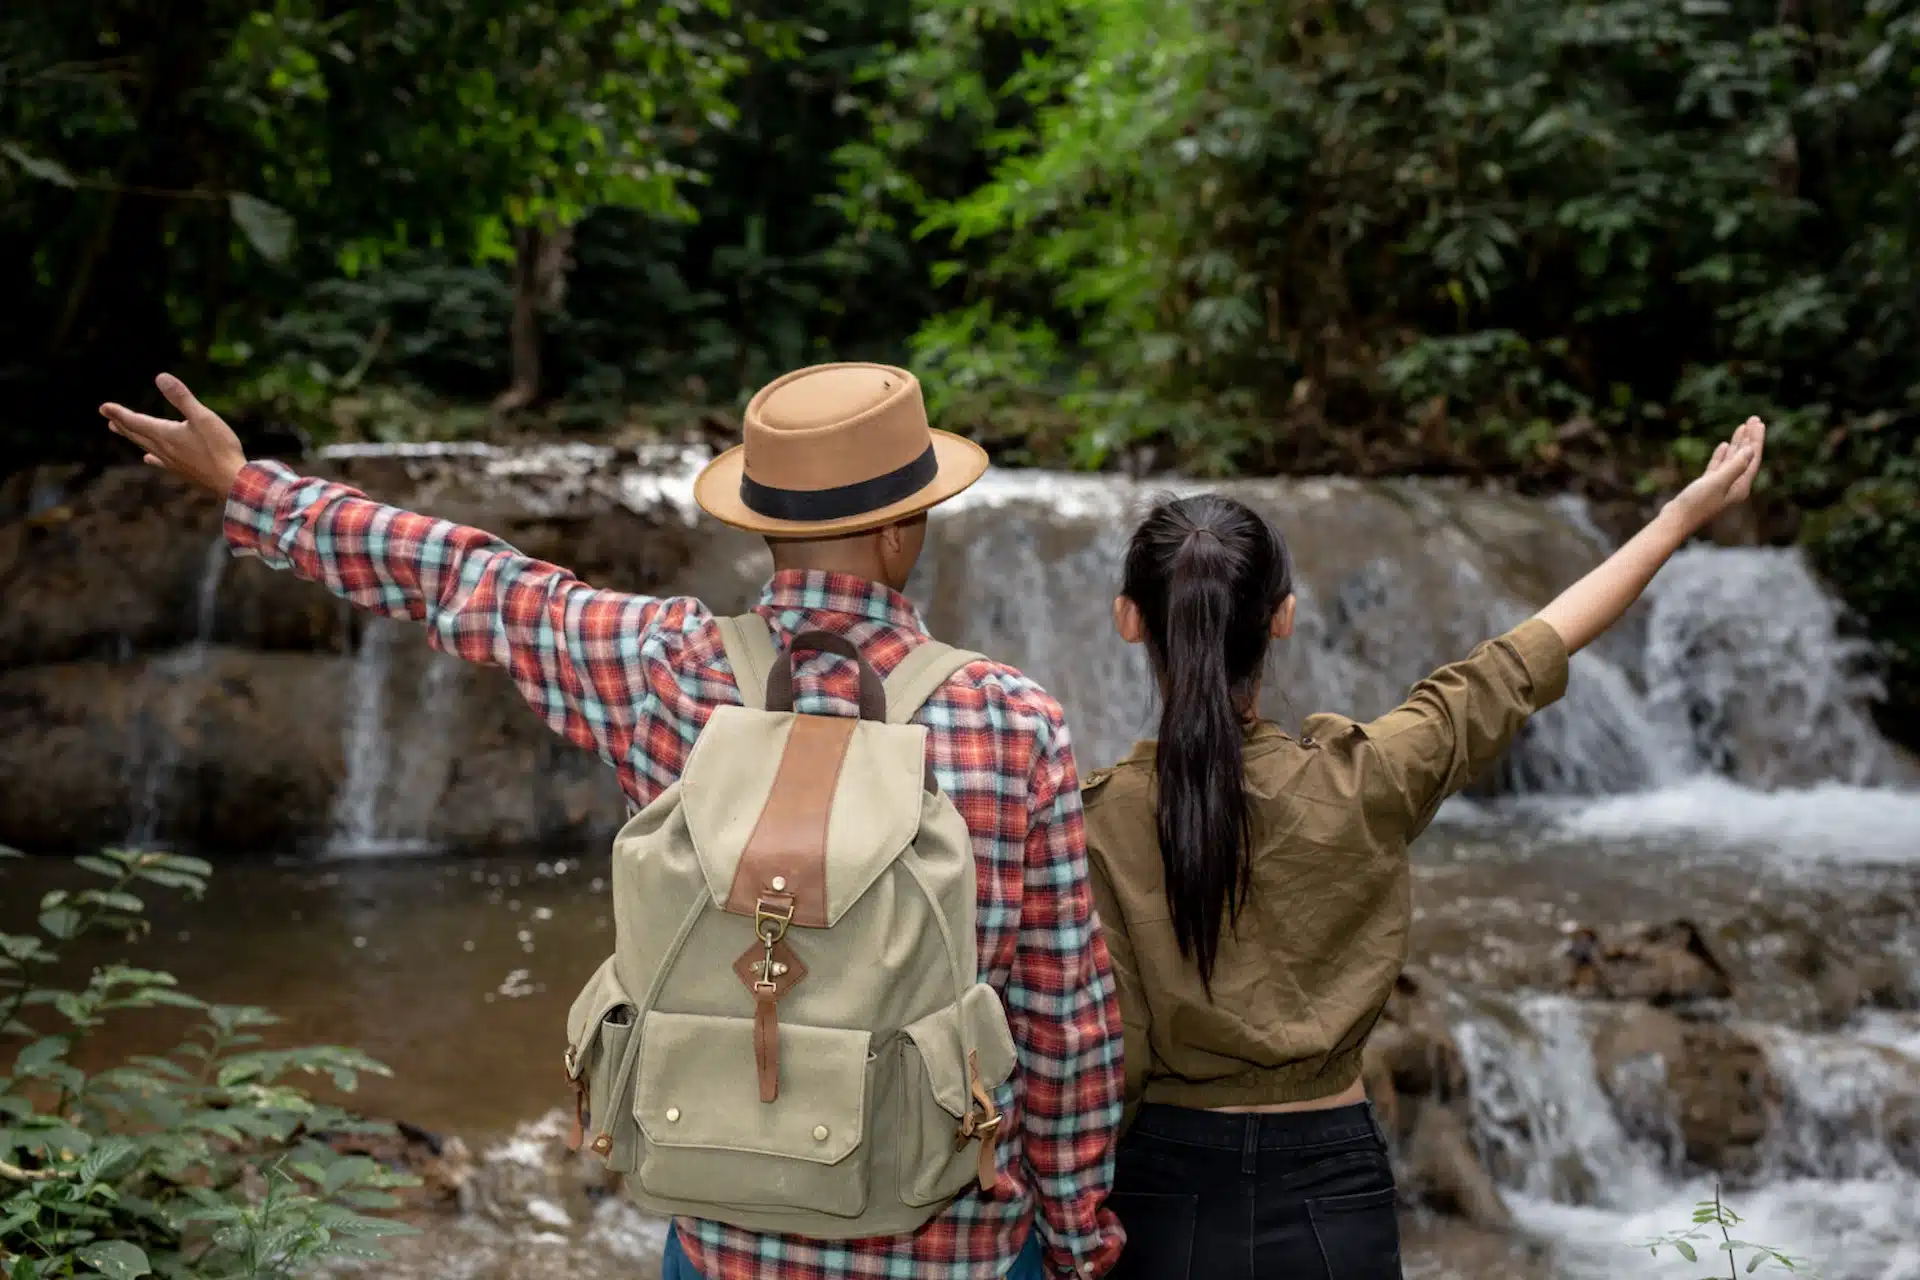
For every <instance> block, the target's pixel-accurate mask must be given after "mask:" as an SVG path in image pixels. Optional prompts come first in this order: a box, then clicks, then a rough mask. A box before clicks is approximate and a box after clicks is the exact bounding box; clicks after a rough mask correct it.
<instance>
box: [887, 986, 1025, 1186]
mask: <svg viewBox="0 0 1920 1280" xmlns="http://www.w3.org/2000/svg"><path fill="white" fill-rule="evenodd" d="M899 1052H900V1060H899V1077H898V1082H899V1084H898V1087H899V1093H900V1098H901V1110H900V1116H899V1120H898V1126H899V1127H898V1130H897V1135H898V1136H897V1139H896V1140H897V1143H898V1147H897V1150H898V1153H899V1166H898V1168H899V1174H898V1177H899V1193H900V1200H901V1203H903V1204H908V1205H913V1206H915V1207H926V1206H931V1205H938V1204H945V1203H946V1202H947V1201H949V1200H951V1199H953V1198H954V1197H955V1196H957V1195H959V1194H960V1193H961V1192H963V1191H965V1190H966V1189H967V1187H968V1186H969V1185H970V1184H975V1183H976V1182H977V1181H978V1180H979V1179H980V1177H981V1171H982V1169H983V1168H988V1169H991V1168H993V1167H994V1165H993V1162H994V1154H995V1149H996V1148H997V1146H998V1142H999V1138H1000V1134H999V1131H998V1129H999V1123H1000V1121H999V1119H998V1117H999V1115H1000V1109H999V1106H998V1104H996V1106H995V1108H994V1109H993V1110H992V1111H989V1110H987V1109H986V1108H985V1107H983V1106H981V1104H980V1102H979V1099H978V1098H977V1097H976V1096H975V1094H974V1093H973V1085H974V1068H975V1066H976V1065H977V1067H978V1073H979V1075H978V1079H979V1083H980V1085H981V1086H982V1088H983V1089H985V1090H986V1092H987V1093H988V1094H989V1096H991V1095H992V1094H993V1091H995V1090H997V1089H999V1088H1000V1086H1001V1085H1004V1084H1005V1083H1006V1082H1007V1080H1008V1079H1009V1078H1010V1077H1011V1076H1012V1075H1013V1068H1014V1062H1015V1059H1014V1047H1013V1033H1012V1032H1011V1031H1010V1030H1009V1029H1008V1027H1007V1016H1006V1012H1005V1011H1004V1010H1003V1009H1002V1008H1001V1005H1000V997H999V994H998V993H997V992H995V991H994V989H993V988H992V987H990V986H987V985H986V984H985V983H978V984H976V985H974V986H972V987H970V988H968V990H967V992H966V994H965V995H964V996H962V997H961V999H960V1000H959V1001H957V1002H956V1003H954V1004H950V1005H947V1006H946V1007H945V1008H942V1009H938V1010H936V1011H934V1012H933V1013H930V1014H928V1015H927V1016H926V1017H924V1018H921V1019H920V1020H919V1021H918V1022H915V1023H913V1024H912V1025H910V1026H908V1027H907V1028H905V1029H904V1030H903V1031H902V1032H901V1036H900V1045H899ZM970 1120H971V1121H973V1122H974V1123H972V1124H969V1121H970ZM982 1121H985V1122H986V1125H985V1126H984V1127H982V1126H981V1124H980V1122H982ZM983 1146H984V1147H985V1150H984V1152H983V1151H982V1147H983Z"/></svg>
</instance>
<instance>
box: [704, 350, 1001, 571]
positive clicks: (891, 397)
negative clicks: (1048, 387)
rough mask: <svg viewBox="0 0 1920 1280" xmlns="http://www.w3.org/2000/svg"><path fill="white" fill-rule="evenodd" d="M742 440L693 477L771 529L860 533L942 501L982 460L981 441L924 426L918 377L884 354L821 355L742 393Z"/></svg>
mask: <svg viewBox="0 0 1920 1280" xmlns="http://www.w3.org/2000/svg"><path fill="white" fill-rule="evenodd" d="M744 427H745V429H744V431H743V433H742V434H743V436H744V442H743V443H741V444H739V445H737V446H735V447H734V448H732V449H729V450H727V451H726V452H725V453H723V454H721V455H720V456H719V457H717V458H715V459H714V460H713V461H712V462H710V463H708V464H707V466H706V468H705V469H704V470H703V471H701V473H700V475H699V477H698V478H697V479H696V480H695V481H694V482H693V496H694V500H695V501H696V502H698V503H699V504H700V506H701V508H702V509H703V510H705V511H706V512H707V514H708V515H711V516H713V517H714V518H715V519H717V520H721V521H724V522H725V523H727V524H730V525H732V526H734V527H735V528H736V529H747V530H750V531H752V532H754V533H762V534H766V535H767V536H769V537H774V538H821V537H831V536H833V535H835V534H842V533H859V532H861V531H863V530H866V529H877V528H879V527H881V526H882V525H887V524H892V523H893V522H894V521H895V520H904V519H906V518H907V517H908V516H911V515H916V514H918V513H919V512H922V511H925V510H926V509H927V508H928V507H931V506H934V505H936V504H938V503H942V502H945V501H946V500H947V499H948V498H951V497H953V495H955V494H956V493H959V492H960V491H961V490H963V489H965V488H966V487H967V486H968V485H970V484H972V483H973V482H974V481H975V480H978V479H979V478H980V476H981V475H982V473H984V472H985V471H986V469H987V454H986V450H984V449H982V448H981V447H980V446H979V445H977V444H975V443H974V442H973V441H971V440H968V439H965V438H964V437H961V436H956V435H953V434H951V433H950V432H946V431H935V430H933V429H932V428H931V427H929V426H928V425H927V405H926V401H925V400H924V399H922V397H921V395H920V381H919V379H917V378H915V377H914V376H913V375H912V374H911V373H908V372H907V371H906V370H905V369H896V368H894V367H893V366H892V365H885V364H821V365H814V366H812V367H811V368H807V369H796V370H795V371H794V372H792V373H788V374H783V375H782V376H780V377H778V378H776V379H774V380H773V381H772V382H769V383H768V384H767V385H766V386H764V387H762V388H760V390H759V391H758V392H756V393H755V394H754V397H753V399H752V400H750V401H748V402H747V412H746V421H745V424H744Z"/></svg>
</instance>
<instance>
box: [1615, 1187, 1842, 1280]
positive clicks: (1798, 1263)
mask: <svg viewBox="0 0 1920 1280" xmlns="http://www.w3.org/2000/svg"><path fill="white" fill-rule="evenodd" d="M1739 1225H1740V1215H1739V1214H1737V1213H1735V1212H1734V1211H1733V1209H1732V1208H1731V1207H1730V1206H1729V1205H1728V1204H1727V1203H1726V1202H1725V1201H1724V1200H1723V1199H1722V1198H1721V1196H1720V1188H1719V1187H1718V1186H1717V1185H1716V1186H1715V1187H1714V1189H1713V1199H1711V1200H1702V1201H1700V1202H1699V1203H1698V1204H1696V1205H1694V1207H1693V1225H1692V1226H1690V1227H1688V1228H1687V1229H1686V1230H1684V1231H1670V1232H1668V1233H1667V1234H1666V1235H1663V1236H1661V1237H1660V1238H1659V1239H1657V1240H1649V1241H1648V1242H1647V1252H1648V1253H1650V1254H1652V1255H1653V1256H1654V1257H1656V1258H1657V1257H1659V1256H1660V1251H1661V1250H1662V1249H1671V1250H1673V1251H1674V1252H1675V1253H1677V1254H1679V1255H1680V1256H1681V1257H1682V1258H1685V1259H1686V1260H1687V1261H1688V1262H1698V1261H1700V1250H1699V1249H1697V1248H1695V1245H1697V1244H1701V1243H1706V1242H1708V1241H1711V1242H1712V1250H1711V1251H1712V1252H1716V1253H1724V1254H1726V1255H1727V1258H1726V1270H1724V1271H1713V1272H1709V1273H1706V1274H1703V1275H1701V1276H1699V1277H1698V1278H1697V1280H1719V1277H1720V1276H1723V1275H1724V1276H1726V1277H1728V1280H1740V1277H1741V1276H1743V1275H1752V1274H1753V1273H1754V1272H1756V1271H1759V1270H1760V1269H1762V1268H1763V1267H1764V1268H1767V1269H1768V1270H1771V1269H1773V1268H1775V1267H1778V1268H1780V1269H1782V1270H1785V1271H1792V1272H1794V1273H1796V1274H1798V1275H1804V1276H1807V1277H1809V1280H1819V1275H1820V1273H1819V1272H1817V1271H1812V1270H1809V1269H1807V1263H1806V1260H1805V1259H1803V1258H1794V1257H1791V1256H1789V1255H1787V1254H1784V1253H1782V1252H1780V1251H1779V1250H1778V1249H1775V1248H1773V1247H1772V1246H1771V1245H1764V1244H1754V1243H1752V1242H1751V1241H1747V1240H1736V1239H1734V1238H1733V1229H1734V1228H1735V1227H1737V1226H1739ZM1715 1237H1718V1239H1716V1238H1715ZM1743 1255H1744V1256H1743Z"/></svg>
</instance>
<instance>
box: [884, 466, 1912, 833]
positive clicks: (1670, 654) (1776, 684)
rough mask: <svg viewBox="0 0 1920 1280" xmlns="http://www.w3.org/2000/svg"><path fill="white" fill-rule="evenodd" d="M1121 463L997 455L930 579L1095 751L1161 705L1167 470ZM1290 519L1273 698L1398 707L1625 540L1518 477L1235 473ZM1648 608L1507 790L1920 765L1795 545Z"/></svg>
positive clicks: (931, 555) (1527, 735) (1695, 574)
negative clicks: (1129, 567)
mask: <svg viewBox="0 0 1920 1280" xmlns="http://www.w3.org/2000/svg"><path fill="white" fill-rule="evenodd" d="M1200 487H1201V486H1197V485H1193V484H1191V483H1183V484H1180V485H1175V486H1148V485H1143V484H1137V483H1134V482H1131V481H1127V480H1122V479H1118V478H1115V477H1108V476H1098V477H1093V476H1060V475H1046V474H1041V473H1034V472H1008V473H1000V472H990V473H989V474H988V475H987V477H986V478H985V479H983V480H982V481H981V482H980V483H979V484H978V485H976V486H975V487H974V488H973V489H971V490H969V491H968V492H967V493H966V494H964V495H962V496H961V497H960V498H958V499H956V500H955V501H954V502H953V503H952V504H950V507H949V509H947V510H944V511H943V513H942V514H941V517H940V519H939V520H938V521H936V522H934V523H933V524H932V525H931V526H930V530H931V532H930V535H929V541H928V549H927V552H926V554H925V555H924V556H923V558H922V563H921V565H920V567H919V569H918V571H917V572H916V574H915V577H914V580H913V581H912V582H911V583H909V585H908V593H909V594H910V595H912V596H913V597H914V598H915V599H917V600H920V601H922V602H924V605H925V609H926V613H927V616H928V622H929V625H930V627H931V629H932V630H933V632H934V633H935V634H936V635H939V636H941V637H942V638H944V639H949V640H951V641H953V642H955V643H959V644H965V645H967V646H968V647H971V648H977V649H980V650H982V651H983V652H986V653H989V654H992V655H994V656H995V657H998V658H1002V659H1004V660H1005V661H1008V662H1010V663H1013V664H1014V665H1016V666H1019V667H1020V668H1022V669H1023V670H1025V671H1026V672H1028V673H1029V674H1031V675H1033V676H1034V677H1035V678H1037V679H1038V680H1040V682H1041V683H1042V684H1044V685H1045V686H1046V687H1047V689H1048V690H1049V691H1050V692H1052V693H1053V694H1054V695H1055V696H1056V697H1057V698H1058V699H1059V700H1060V702H1061V703H1062V705H1063V706H1065V707H1066V709H1067V712H1068V718H1069V722H1070V724H1071V725H1072V728H1073V733H1074V738H1075V742H1076V743H1077V747H1078V753H1079V755H1080V758H1081V761H1082V767H1083V769H1092V768H1095V767H1098V766H1101V765H1104V764H1107V763H1110V762H1111V761H1113V760H1114V759H1116V758H1117V757H1119V756H1120V755H1123V754H1124V753H1125V752H1126V750H1127V748H1128V746H1129V745H1130V743H1131V741H1132V740H1133V739H1134V738H1136V737H1139V736H1141V735H1143V734H1151V733H1152V732H1153V727H1154V723H1155V712H1154V708H1153V696H1152V692H1153V691H1152V683H1151V681H1150V680H1149V679H1148V677H1147V670H1146V664H1145V662H1144V660H1143V658H1142V656H1141V654H1140V653H1139V652H1138V651H1137V650H1132V649H1129V648H1128V647H1127V646H1126V645H1124V644H1122V643H1121V642H1120V640H1119V639H1118V638H1117V637H1116V636H1115V635H1114V633H1113V624H1112V622H1111V619H1110V613H1109V610H1110V607H1111V601H1112V599H1113V596H1114V594H1115V592H1116V591H1118V589H1119V579H1120V566H1121V559H1122V556H1123V554H1124V552H1125V546H1126V538H1127V536H1128V534H1129V533H1130V532H1131V530H1132V528H1133V527H1134V525H1135V524H1136V523H1137V521H1138V520H1139V518H1140V516H1141V515H1142V514H1144V512H1145V510H1146V508H1147V506H1148V504H1149V503H1150V502H1151V501H1152V500H1153V499H1154V498H1155V497H1156V496H1157V495H1158V494H1160V493H1162V492H1168V491H1172V492H1190V491H1193V490H1196V489H1198V488H1200ZM1217 487H1218V488H1219V489H1221V490H1223V491H1225V492H1227V493H1230V494H1232V495H1233V496H1235V497H1238V498H1240V499H1241V500H1242V501H1245V502H1246V503H1248V505H1250V506H1252V507H1254V508H1255V509H1256V510H1258V511H1260V512H1261V513H1262V514H1264V515H1266V516H1267V517H1268V518H1269V519H1271V520H1273V522H1274V523H1275V525H1276V526H1277V527H1278V528H1279V529H1280V531H1281V533H1282V534H1283V535H1285V537H1286V538H1287V541H1288V544H1289V547H1290V549H1291V551H1292V554H1293V559H1294V565H1295V591H1296V594H1297V596H1298V598H1299V603H1298V608H1297V612H1296V624H1295V633H1294V635H1293V637H1292V638H1291V639H1290V640H1287V641H1284V642H1282V643H1280V644H1278V645H1276V646H1275V656H1274V659H1273V662H1272V669H1271V670H1270V672H1269V674H1268V678H1267V680H1266V681H1265V683H1264V685H1263V690H1264V694H1263V696H1264V703H1265V706H1264V710H1265V711H1266V713H1267V714H1268V715H1269V716H1271V717H1272V718H1274V719H1276V720H1278V721H1279V722H1281V723H1282V724H1283V725H1287V726H1288V727H1297V726H1298V724H1299V722H1300V720H1301V719H1302V718H1303V717H1304V716H1305V715H1307V714H1309V713H1312V712H1317V711H1339V712H1342V713H1345V714H1349V715H1353V716H1355V717H1357V718H1360V719H1367V718H1370V717H1372V716H1377V715H1380V714H1382V713H1384V712H1386V711H1388V710H1390V709H1391V708H1392V707H1393V706H1395V705H1396V704H1397V703H1398V702H1399V701H1400V700H1401V699H1402V698H1404V697H1405V696H1406V691H1407V688H1408V687H1409V686H1410V685H1411V684H1412V683H1413V681H1415V680H1416V679H1418V678H1419V677H1420V676H1422V675H1424V674H1425V673H1427V672H1428V671H1430V670H1432V669H1433V668H1434V667H1435V666H1437V665H1439V664H1441V663H1443V662H1446V661H1449V660H1452V659H1455V658H1460V657H1464V656H1465V655H1466V654H1467V653H1468V651H1470V650H1471V649H1472V648H1473V646H1474V645H1476V644H1478V643H1479V642H1480V641H1482V640H1485V639H1488V638H1489V637H1492V636H1494V635H1497V634H1499V633H1500V632H1501V631H1504V630H1505V629H1507V628H1508V627H1511V626H1513V625H1514V624H1515V623H1518V622H1520V621H1521V620H1523V619H1524V618H1526V617H1527V616H1528V615H1529V614H1531V613H1532V612H1533V611H1534V610H1535V609H1537V608H1538V607H1539V606H1540V605H1542V604H1544V603H1546V601H1547V600H1548V599H1549V598H1550V597H1551V596H1552V595H1553V594H1554V593H1555V592H1556V591H1558V590H1559V589H1560V588H1562V587H1564V586H1566V585H1567V584H1568V583H1570V582H1572V581H1573V580H1574V579H1575V578H1577V577H1578V576H1579V575H1580V574H1581V573H1582V572H1584V571H1585V570H1587V569H1588V568H1591V567H1592V566H1593V565H1594V564H1596V563H1598V561H1599V559H1600V558H1601V557H1602V556H1604V554H1605V553H1606V551H1607V549H1608V548H1607V543H1606V540H1605V538H1604V537H1603V536H1602V535H1601V534H1600V532H1599V530H1598V529H1597V528H1596V527H1595V525H1594V523H1593V521H1592V518H1591V516H1590V515H1589V514H1588V512H1587V510H1586V508H1585V506H1584V504H1582V503H1581V502H1580V501H1579V500H1577V499H1573V498H1561V499H1559V500H1557V501H1556V503H1554V504H1553V508H1554V516H1555V518H1554V519H1551V520H1543V519H1541V513H1540V509H1539V507H1538V506H1528V505H1526V504H1524V502H1523V500H1520V499H1516V498H1511V497H1507V496H1503V495H1499V494H1492V493H1486V492H1481V491H1476V490H1471V489H1468V488H1465V487H1460V486H1447V485H1441V484H1433V483H1420V482H1412V481H1402V482H1391V483H1382V484H1365V483H1362V482H1360V481H1354V480H1341V479H1331V480H1308V481H1270V480H1249V481H1236V482H1230V483H1226V484H1222V485H1219V486H1217ZM1640 613H1641V616H1640V617H1639V619H1638V620H1637V623H1636V624H1635V625H1623V626H1622V627H1620V628H1618V629H1617V630H1616V632H1614V633H1612V634H1610V635H1608V636H1607V637H1604V638H1603V640H1602V641H1601V642H1600V643H1598V644H1596V645H1594V646H1592V647H1590V648H1589V649H1587V650H1586V651H1584V652H1582V653H1580V654H1578V655H1577V656H1576V657H1575V658H1574V660H1573V673H1572V678H1571V680H1570V682H1569V686H1568V691H1567V696H1566V697H1565V698H1564V699H1563V700H1562V701H1561V702H1560V703H1559V704H1557V705H1556V706H1554V707H1551V708H1549V709H1547V710H1546V711H1544V712H1542V713H1541V714H1540V715H1538V716H1536V717H1534V719H1533V720H1532V722H1530V723H1529V724H1528V726H1527V728H1526V730H1525V732H1524V733H1523V734H1522V735H1521V737H1520V739H1519V741H1518V742H1516V744H1515V746H1514V749H1513V750H1512V751H1511V752H1510V753H1509V756H1508V759H1507V760H1506V761H1505V762H1503V764H1502V766H1501V771H1500V775H1499V779H1498V783H1499V786H1500V788H1501V789H1502V790H1505V791H1509V792H1516V793H1521V794H1544V795H1587V796H1598V795H1608V794H1622V793H1634V792H1643V791H1646V790H1647V789H1649V788H1653V787H1658V786H1663V785H1668V784H1672V783H1676V782H1680V781H1682V780H1685V779H1688V778H1691V777H1695V776H1698V775H1714V776H1722V777H1726V778H1729V779H1731V780H1733V781H1736V782H1739V783H1742V784H1745V785H1749V786H1756V787H1770V786H1778V785H1807V784H1809V783H1812V782H1817V781H1821V780H1830V781H1835V782H1841V783H1846V784H1852V785H1871V784H1882V783H1887V782H1892V781H1895V780H1897V779H1898V778H1899V777H1900V776H1901V775H1900V771H1899V767H1898V765H1897V762H1896V761H1895V759H1894V757H1893V754H1892V753H1891V751H1890V750H1889V749H1888V748H1887V746H1886V745H1885V743H1884V742H1883V741H1882V740H1881V738H1880V737H1879V735H1878V733H1877V732H1876V731H1875V730H1874V727H1873V724H1872V721H1871V717H1870V716H1869V715H1868V714H1867V710H1866V707H1867V704H1868V702H1869V701H1870V700H1871V699H1872V698H1873V697H1874V696H1875V694H1876V693H1877V689H1878V686H1877V685H1876V684H1875V682H1874V680H1873V679H1872V676H1871V672H1870V671H1869V669H1868V667H1867V664H1866V659H1867V657H1868V651H1867V650H1866V648H1865V646H1863V645H1862V644H1861V643H1860V642H1859V641H1856V640H1852V639H1848V638H1846V637H1845V636H1844V634H1843V627H1842V618H1841V615H1840V611H1839V608H1838V606H1837V605H1836V604H1835V603H1834V601H1833V599H1832V597H1831V596H1830V595H1829V594H1828V593H1827V592H1826V591H1825V589H1824V588H1823V587H1821V585H1820V584H1819V583H1818V581H1817V580H1816V579H1815V578H1814V576H1813V574H1812V572H1811V570H1810V569H1809V568H1808V567H1807V565H1806V562H1805V559H1804V557H1803V556H1801V555H1800V553H1799V552H1798V551H1795V550H1791V549H1746V548H1717V547H1707V546H1698V547H1692V548H1689V549H1687V550H1685V551H1683V552H1681V553H1680V554H1679V555H1678V556H1676V557H1675V558H1674V560H1673V562H1672V563H1671V564H1669V565H1668V566H1667V567H1666V568H1665V569H1664V570H1662V572H1661V574H1660V575H1659V576H1658V577H1657V578H1656V579H1655V580H1654V584H1653V586H1652V588H1651V589H1650V590H1649V592H1648V595H1647V599H1646V601H1645V603H1644V605H1643V606H1642V609H1641V611H1640Z"/></svg>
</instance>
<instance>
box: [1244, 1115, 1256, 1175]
mask: <svg viewBox="0 0 1920 1280" xmlns="http://www.w3.org/2000/svg"><path fill="white" fill-rule="evenodd" d="M1246 1121H1247V1127H1246V1128H1245V1129H1243V1130H1241V1138H1240V1172H1242V1173H1245V1174H1255V1173H1258V1172H1260V1117H1259V1116H1257V1115H1250V1116H1248V1117H1246Z"/></svg>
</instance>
